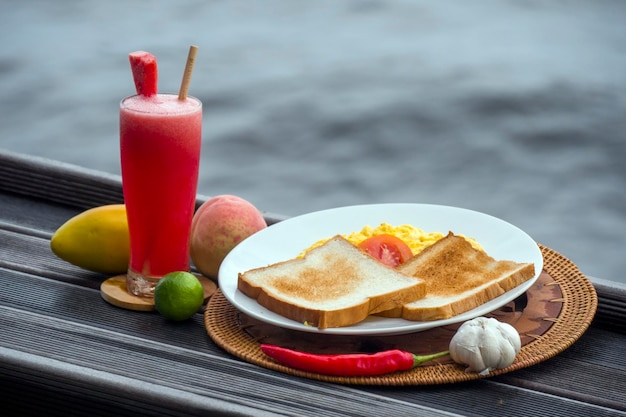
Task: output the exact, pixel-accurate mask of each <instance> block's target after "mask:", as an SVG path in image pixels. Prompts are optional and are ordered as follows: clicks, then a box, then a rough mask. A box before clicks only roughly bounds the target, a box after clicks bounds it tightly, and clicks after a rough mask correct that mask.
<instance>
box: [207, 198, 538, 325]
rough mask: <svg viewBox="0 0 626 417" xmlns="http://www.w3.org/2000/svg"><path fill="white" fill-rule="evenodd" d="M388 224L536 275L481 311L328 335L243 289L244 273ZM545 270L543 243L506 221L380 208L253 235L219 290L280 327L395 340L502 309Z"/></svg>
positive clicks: (343, 211)
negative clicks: (459, 239) (531, 268)
mask: <svg viewBox="0 0 626 417" xmlns="http://www.w3.org/2000/svg"><path fill="white" fill-rule="evenodd" d="M383 222H386V223H389V224H391V225H393V226H397V225H400V224H411V225H413V226H415V227H418V228H420V229H422V230H424V231H425V232H441V233H444V234H446V233H447V232H448V231H452V232H454V233H455V234H463V235H465V236H467V237H472V238H474V239H476V240H477V241H478V243H480V244H481V245H482V246H483V248H484V249H485V251H486V252H487V253H488V254H489V255H491V256H492V257H494V258H495V259H509V260H512V261H516V262H532V263H534V264H535V276H534V277H533V278H532V279H530V280H528V281H526V282H525V283H523V284H522V285H520V286H518V287H516V288H514V289H512V290H511V291H508V292H506V293H505V294H502V295H501V296H499V297H497V298H495V299H493V300H491V301H489V302H487V303H485V304H483V305H481V306H480V307H477V308H475V309H473V310H471V311H467V312H465V313H463V314H460V315H458V316H455V317H452V318H450V319H446V320H437V321H428V322H415V321H408V320H404V319H392V318H383V317H375V316H370V317H369V318H367V319H366V320H365V321H363V322H361V323H358V324H356V325H353V326H347V327H339V328H330V329H323V330H320V329H318V328H316V327H311V326H305V325H304V324H302V323H298V322H296V321H294V320H290V319H288V318H286V317H283V316H281V315H279V314H276V313H273V312H271V311H270V310H268V309H266V308H265V307H263V306H261V305H259V304H258V303H257V302H256V300H254V299H252V298H249V297H247V296H246V295H244V294H243V293H242V292H240V291H239V290H238V289H237V278H238V273H239V272H245V271H247V270H249V269H252V268H258V267H263V266H267V265H269V264H272V263H275V262H279V261H285V260H288V259H291V258H294V257H296V256H297V255H298V254H299V253H300V252H301V251H302V250H303V249H306V248H307V247H309V246H310V245H311V244H313V243H314V242H316V241H318V240H320V239H324V238H328V237H332V236H334V235H336V234H348V233H351V232H356V231H359V230H361V229H362V228H363V226H365V225H370V226H372V227H376V226H378V225H380V224H381V223H383ZM542 268H543V257H542V255H541V251H540V249H539V247H538V246H537V243H536V242H535V241H534V240H533V239H532V238H531V237H530V236H528V235H527V234H526V233H525V232H523V231H522V230H520V229H519V228H517V227H515V226H513V225H512V224H510V223H507V222H505V221H504V220H500V219H498V218H496V217H493V216H489V215H487V214H483V213H479V212H476V211H472V210H467V209H461V208H456V207H448V206H440V205H431V204H374V205H360V206H348V207H341V208H335V209H329V210H323V211H317V212H313V213H309V214H305V215H302V216H298V217H292V218H290V219H287V220H285V221H282V222H279V223H276V224H274V225H272V226H270V227H268V228H266V229H263V230H261V231H259V232H257V233H255V234H253V235H252V236H250V237H249V238H247V239H245V240H244V241H242V242H241V243H240V244H239V245H237V246H236V247H235V248H234V249H233V250H232V251H231V252H230V253H229V254H228V256H226V258H225V259H224V261H223V262H222V265H221V267H220V270H219V285H220V288H221V290H222V292H223V294H224V296H225V297H226V299H227V300H228V301H229V302H230V303H231V304H233V305H234V306H235V307H236V308H237V309H238V310H240V311H241V312H243V313H245V314H248V315H249V316H252V317H254V318H257V319H259V320H261V321H263V322H266V323H269V324H273V325H275V326H279V327H283V328H289V329H295V330H301V331H305V332H316V333H322V334H344V335H383V334H384V335H391V334H403V333H411V332H418V331H423V330H427V329H430V328H433V327H438V326H444V325H447V324H452V323H458V322H462V321H465V320H469V319H472V318H474V317H478V316H481V315H483V314H486V313H489V312H491V311H493V310H496V309H497V308H499V307H501V306H503V305H504V304H506V303H508V302H509V301H511V300H514V299H515V298H517V297H518V296H520V295H521V294H523V293H524V292H526V290H528V288H530V286H531V285H532V284H533V283H534V282H535V281H536V280H537V278H538V277H539V274H540V273H541V270H542Z"/></svg>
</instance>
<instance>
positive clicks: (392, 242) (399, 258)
mask: <svg viewBox="0 0 626 417" xmlns="http://www.w3.org/2000/svg"><path fill="white" fill-rule="evenodd" d="M358 247H359V248H360V249H362V250H364V251H365V252H367V253H369V254H370V255H371V256H373V257H374V258H376V259H378V260H379V261H380V262H382V263H384V264H385V265H387V266H390V267H392V268H395V267H396V266H398V265H400V264H401V263H404V262H405V261H406V260H407V259H409V258H411V257H412V256H413V252H411V248H410V247H409V245H407V244H406V243H405V242H404V241H403V240H402V239H400V238H398V237H396V236H394V235H386V234H382V235H376V236H372V237H368V238H367V239H365V240H364V241H363V242H361V243H359V244H358Z"/></svg>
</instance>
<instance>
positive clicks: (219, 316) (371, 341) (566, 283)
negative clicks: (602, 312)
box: [204, 245, 598, 386]
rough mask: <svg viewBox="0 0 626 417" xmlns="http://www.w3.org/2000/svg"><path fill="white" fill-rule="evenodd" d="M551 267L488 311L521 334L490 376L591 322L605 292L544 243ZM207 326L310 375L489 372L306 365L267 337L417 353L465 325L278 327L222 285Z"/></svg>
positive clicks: (323, 348)
mask: <svg viewBox="0 0 626 417" xmlns="http://www.w3.org/2000/svg"><path fill="white" fill-rule="evenodd" d="M539 246H540V248H541V251H542V254H543V257H544V271H543V272H542V274H541V275H540V277H539V279H538V280H537V281H536V282H535V284H534V285H533V286H532V287H531V288H530V289H529V290H528V291H527V292H526V294H525V295H523V296H521V297H519V298H518V299H516V300H515V301H512V302H510V303H509V304H507V305H505V306H503V307H501V308H500V309H498V310H496V311H493V312H492V313H490V314H489V315H488V316H492V317H496V318H497V319H498V320H500V321H503V322H507V323H510V324H511V325H513V326H514V327H515V328H516V329H517V330H518V332H519V333H520V336H521V338H522V349H521V351H520V353H519V354H518V355H517V357H516V359H515V362H514V363H513V364H512V365H511V366H509V367H507V368H504V369H499V370H495V371H493V372H491V373H490V374H489V375H487V376H494V375H500V374H504V373H507V372H511V371H514V370H517V369H521V368H525V367H528V366H531V365H535V364H537V363H539V362H542V361H544V360H546V359H549V358H551V357H554V356H555V355H557V354H558V353H560V352H562V351H563V350H565V349H567V348H568V347H569V346H571V345H572V343H574V342H575V341H576V340H577V339H578V338H579V337H580V336H581V335H582V334H583V333H584V332H585V331H586V330H587V328H588V327H589V325H590V324H591V321H592V320H593V317H594V315H595V312H596V309H597V305H598V298H597V295H596V292H595V289H594V288H593V285H592V284H591V282H590V281H589V280H588V279H587V277H585V276H584V275H583V274H582V273H581V272H580V271H579V270H578V268H577V267H576V265H574V264H573V263H572V262H571V261H570V260H568V259H567V258H565V257H564V256H562V255H561V254H559V253H557V252H555V251H554V250H552V249H550V248H547V247H545V246H542V245H539ZM204 324H205V327H206V330H207V333H208V334H209V336H210V337H211V339H213V341H214V342H215V343H216V344H217V345H218V346H220V347H222V348H223V349H224V350H226V351H227V352H229V353H231V354H232V355H234V356H237V357H239V358H241V359H243V360H245V361H248V362H250V363H253V364H256V365H259V366H263V367H266V368H269V369H273V370H276V371H280V372H284V373H287V374H291V375H298V376H301V377H305V378H311V379H317V380H322V381H329V382H335V383H342V384H364V385H390V386H400V385H427V384H445V383H453V382H460V381H468V380H472V379H478V378H484V377H483V376H480V375H478V374H477V373H475V372H465V371H464V367H463V366H462V365H458V364H455V363H454V362H452V361H451V360H450V359H449V357H444V358H441V359H439V360H437V361H433V362H428V363H425V364H422V365H421V366H419V367H417V368H414V369H412V370H410V371H403V372H396V373H392V374H387V375H382V376H372V377H349V378H346V377H337V376H327V375H320V374H315V373H310V372H304V371H299V370H296V369H292V368H289V367H286V366H283V365H281V364H279V363H277V362H275V361H274V360H272V359H271V358H269V357H267V356H265V354H263V352H261V349H260V347H259V346H260V343H261V342H263V343H272V344H277V345H280V346H285V347H289V348H294V349H300V350H305V351H309V352H316V353H354V352H374V351H380V350H387V349H393V348H398V349H402V350H406V351H410V352H413V353H415V354H428V353H434V352H439V351H442V350H447V348H448V343H449V342H450V339H451V338H452V335H453V334H454V332H455V331H456V329H457V328H458V326H459V325H460V324H457V325H451V326H444V327H438V328H435V329H430V330H426V331H423V332H417V333H411V334H406V335H395V336H367V337H365V336H341V335H320V334H318V333H307V332H299V331H295V330H289V329H282V328H278V327H275V326H272V325H269V324H266V323H263V322H260V321H258V320H256V319H253V318H250V317H248V316H246V315H245V314H243V313H241V312H239V311H238V310H237V309H236V308H235V307H233V306H232V305H231V304H230V303H229V302H228V300H226V298H225V297H224V295H223V294H222V293H221V291H219V290H218V291H217V292H216V293H215V295H213V297H212V298H211V299H210V300H209V302H208V304H207V307H206V310H205V312H204Z"/></svg>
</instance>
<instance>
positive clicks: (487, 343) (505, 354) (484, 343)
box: [450, 317, 522, 375]
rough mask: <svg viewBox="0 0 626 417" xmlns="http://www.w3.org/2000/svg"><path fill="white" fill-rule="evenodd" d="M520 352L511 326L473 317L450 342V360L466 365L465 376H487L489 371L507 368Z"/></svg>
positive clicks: (518, 339) (518, 337) (517, 338)
mask: <svg viewBox="0 0 626 417" xmlns="http://www.w3.org/2000/svg"><path fill="white" fill-rule="evenodd" d="M521 348H522V342H521V339H520V336H519V333H518V332H517V330H515V328H514V327H513V326H511V325H510V324H507V323H501V322H499V321H498V320H496V319H494V318H487V317H476V318H475V319H472V320H469V321H466V322H465V323H463V324H462V325H461V327H459V330H457V332H456V334H455V335H454V336H453V337H452V340H451V341H450V356H451V357H452V360H454V361H455V362H457V363H460V364H463V365H468V367H467V369H466V372H471V371H474V372H478V373H480V375H487V374H488V373H489V372H491V371H492V370H493V369H501V368H506V367H507V366H509V365H511V364H512V363H513V361H514V360H515V357H516V356H517V354H518V353H519V351H520V349H521Z"/></svg>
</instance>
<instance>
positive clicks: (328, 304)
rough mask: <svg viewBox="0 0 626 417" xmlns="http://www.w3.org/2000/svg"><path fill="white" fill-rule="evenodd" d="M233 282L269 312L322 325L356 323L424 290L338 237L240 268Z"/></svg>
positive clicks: (416, 283) (424, 287)
mask: <svg viewBox="0 0 626 417" xmlns="http://www.w3.org/2000/svg"><path fill="white" fill-rule="evenodd" d="M237 287H238V289H239V290H240V291H241V292H242V293H244V294H246V295H247V296H248V297H251V298H255V299H256V300H257V302H258V303H259V304H260V305H262V306H264V307H265V308H267V309H268V310H270V311H273V312H275V313H277V314H280V315H282V316H284V317H287V318H289V319H292V320H295V321H298V322H300V323H306V324H308V325H311V326H316V327H319V328H322V329H323V328H329V327H342V326H349V325H352V324H355V323H358V322H360V321H362V320H364V319H365V318H367V316H368V315H370V314H374V313H377V312H380V311H384V310H389V309H392V308H396V307H399V306H401V305H403V304H406V303H408V302H410V301H414V300H417V299H419V298H421V297H424V295H425V294H426V285H425V283H424V282H423V281H422V280H419V279H417V280H416V279H415V278H412V277H408V276H406V275H405V274H402V273H400V272H398V271H395V270H393V269H391V268H388V267H386V266H384V265H383V264H381V263H380V262H378V261H377V260H376V259H374V258H372V257H371V256H369V255H367V254H366V253H365V252H363V251H361V250H359V249H358V248H356V247H355V246H354V245H352V244H351V243H350V242H348V241H347V240H345V239H344V238H343V237H341V236H336V237H334V238H333V239H331V240H329V241H328V242H327V243H326V244H324V245H322V246H320V247H317V248H315V249H313V250H311V251H310V252H309V253H307V255H306V256H305V257H304V258H301V259H292V260H288V261H283V262H278V263H276V264H273V265H269V266H267V267H262V268H255V269H252V270H250V271H246V272H244V273H240V274H239V279H238V283H237ZM365 288H366V289H365ZM357 290H358V293H357V295H354V296H353V294H354V293H355V292H356V291H357ZM350 297H352V298H350ZM346 300H348V301H346Z"/></svg>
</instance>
